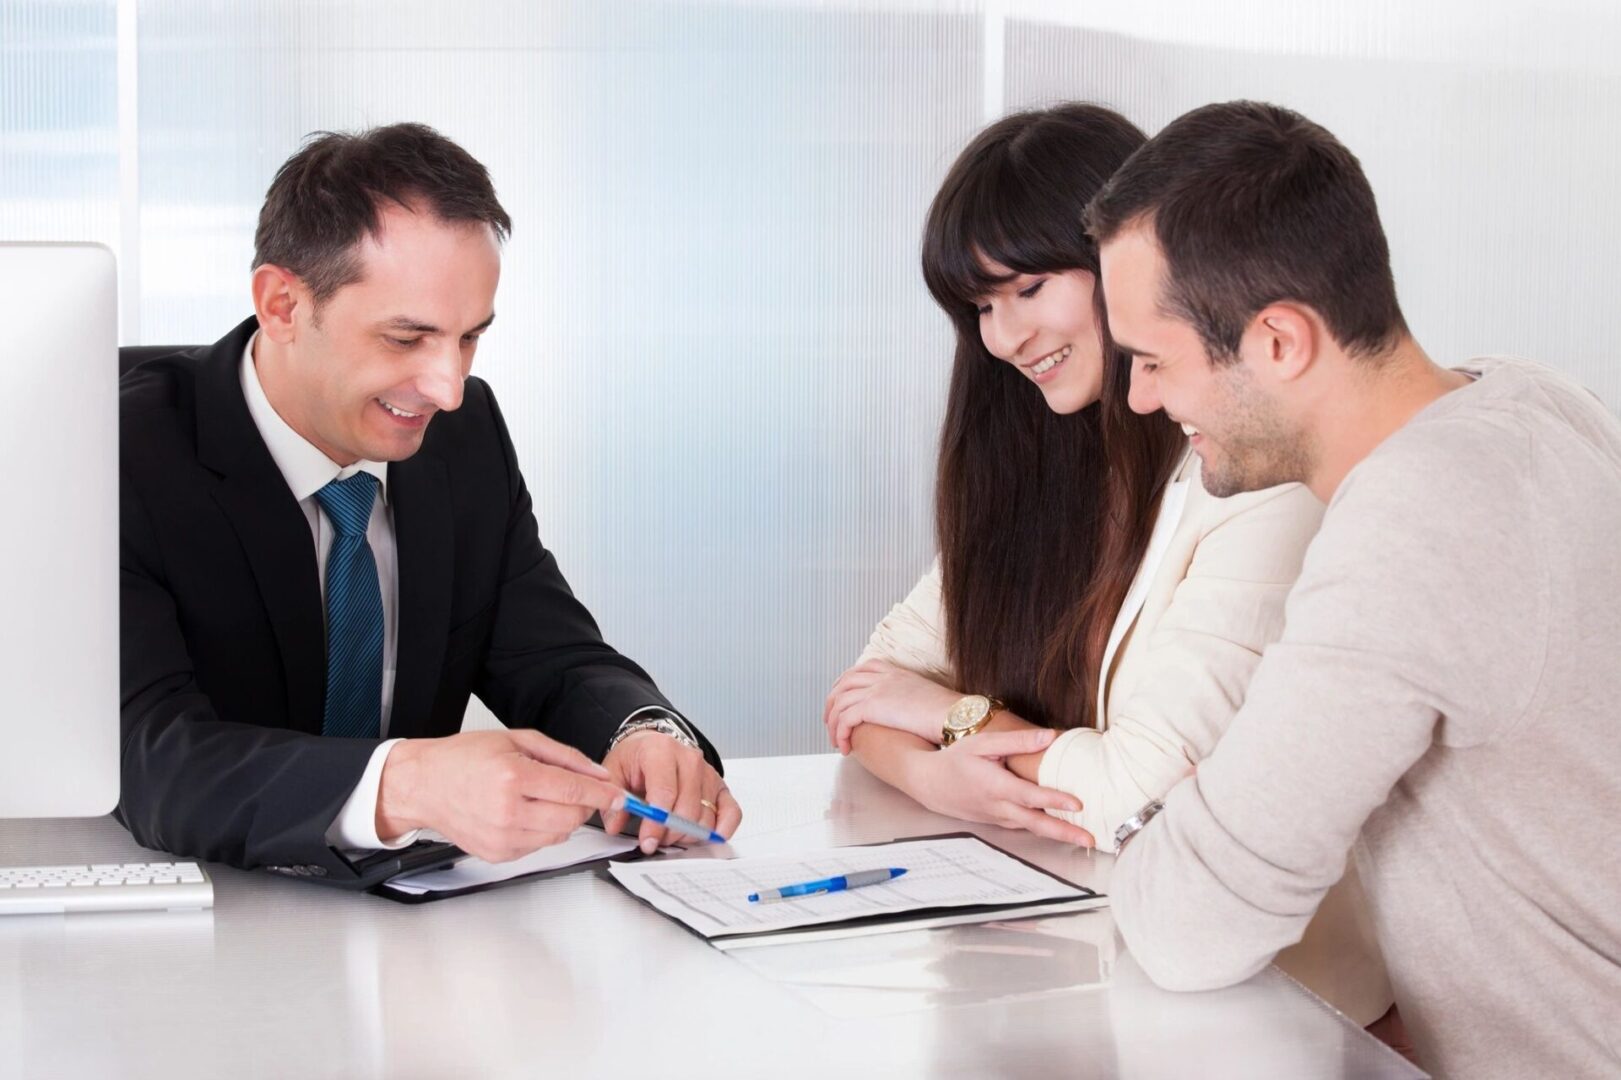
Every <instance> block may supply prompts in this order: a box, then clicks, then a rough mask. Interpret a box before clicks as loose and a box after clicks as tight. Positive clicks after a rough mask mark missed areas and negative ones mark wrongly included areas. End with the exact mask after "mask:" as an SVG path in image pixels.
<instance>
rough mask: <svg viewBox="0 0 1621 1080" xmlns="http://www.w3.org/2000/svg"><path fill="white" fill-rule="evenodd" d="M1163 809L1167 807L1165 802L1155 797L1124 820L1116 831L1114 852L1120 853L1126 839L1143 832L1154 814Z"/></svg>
mask: <svg viewBox="0 0 1621 1080" xmlns="http://www.w3.org/2000/svg"><path fill="white" fill-rule="evenodd" d="M1163 809H1165V804H1164V803H1162V802H1160V801H1159V800H1158V799H1155V800H1154V801H1153V802H1151V803H1149V804H1148V805H1147V806H1145V807H1143V808H1142V809H1141V810H1139V811H1137V812H1136V813H1135V814H1133V815H1132V816H1131V817H1129V818H1127V819H1126V820H1125V821H1122V822H1121V823H1120V827H1119V828H1118V829H1116V830H1115V831H1114V853H1115V854H1116V855H1118V854H1120V852H1121V851H1122V850H1123V849H1124V848H1125V846H1126V841H1128V840H1130V839H1131V838H1132V837H1133V836H1136V835H1137V834H1138V833H1140V832H1142V831H1143V826H1144V825H1147V824H1148V823H1149V821H1151V820H1152V819H1153V817H1154V815H1155V814H1157V813H1159V812H1160V811H1161V810H1163Z"/></svg>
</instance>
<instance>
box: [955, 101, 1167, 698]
mask: <svg viewBox="0 0 1621 1080" xmlns="http://www.w3.org/2000/svg"><path fill="white" fill-rule="evenodd" d="M1144 141H1146V140H1145V136H1144V135H1143V133H1142V132H1141V131H1140V130H1138V128H1137V127H1136V126H1135V125H1133V124H1132V123H1131V122H1130V121H1129V120H1127V119H1125V117H1123V116H1121V115H1119V114H1118V113H1115V112H1112V111H1110V110H1108V109H1104V108H1101V107H1099V106H1095V105H1082V104H1067V105H1059V106H1056V107H1054V108H1050V109H1043V110H1038V111H1032V112H1023V113H1016V114H1014V115H1012V116H1008V117H1004V118H1003V119H1001V120H999V121H997V122H996V123H994V124H992V125H991V126H990V127H987V128H986V129H985V130H984V131H982V132H980V133H979V135H978V136H976V137H975V139H974V140H973V142H971V143H969V144H968V147H967V148H966V149H965V150H964V151H963V152H962V154H961V155H960V156H959V157H958V158H957V161H956V163H955V164H953V165H952V167H951V171H950V172H949V173H948V174H947V176H946V179H945V183H944V184H943V185H942V186H941V188H940V192H939V194H938V195H936V196H935V199H934V203H933V204H932V205H931V206H930V208H929V217H928V223H927V225H926V226H925V229H924V238H923V277H924V280H925V281H926V282H927V284H928V287H929V291H930V292H931V293H932V294H933V295H934V298H935V300H936V301H937V302H938V303H939V304H940V306H941V307H942V308H944V309H945V311H946V313H947V314H948V315H950V316H951V320H952V323H953V324H954V326H955V327H956V331H957V355H956V362H955V364H954V366H953V368H952V373H951V390H950V394H949V397H948V398H947V402H946V417H945V423H944V425H943V428H942V430H941V433H940V464H939V473H938V476H937V481H936V490H935V534H936V540H937V542H938V544H939V548H940V567H941V577H942V585H943V593H944V599H945V620H946V647H947V651H948V653H949V655H950V657H951V661H952V664H953V666H954V667H955V669H956V672H957V678H958V680H959V684H960V686H961V687H962V688H963V689H964V690H969V691H973V692H976V693H985V694H994V695H995V696H997V697H999V698H1001V699H1002V700H1003V701H1005V702H1007V704H1008V706H1009V707H1010V708H1011V709H1013V711H1015V712H1016V713H1018V714H1019V715H1020V716H1022V717H1024V718H1025V719H1027V720H1030V721H1031V722H1033V723H1038V724H1043V725H1046V726H1048V727H1057V728H1071V727H1096V726H1098V718H1097V717H1096V716H1095V715H1094V714H1095V711H1096V705H1095V702H1096V698H1097V688H1098V680H1099V679H1100V678H1101V677H1102V676H1103V673H1102V672H1101V670H1100V668H1101V667H1102V662H1103V652H1104V648H1105V646H1106V645H1107V643H1108V637H1109V630H1110V628H1111V626H1112V625H1113V622H1114V618H1115V615H1116V613H1117V612H1118V611H1119V609H1120V605H1121V603H1122V602H1123V601H1124V599H1125V595H1126V591H1127V590H1128V589H1129V588H1130V586H1131V580H1132V577H1133V576H1134V575H1135V573H1136V570H1137V565H1138V563H1139V562H1141V560H1142V557H1143V553H1144V551H1145V550H1146V548H1147V547H1148V539H1149V536H1150V534H1151V533H1152V531H1153V525H1154V516H1155V514H1156V512H1157V510H1158V506H1159V496H1160V494H1161V492H1162V491H1163V490H1164V487H1165V484H1166V482H1167V480H1168V479H1169V478H1170V475H1171V472H1172V470H1173V469H1174V468H1175V467H1176V463H1177V462H1178V461H1179V460H1180V458H1181V454H1182V452H1183V450H1184V449H1185V448H1186V445H1187V443H1186V440H1185V439H1183V437H1182V434H1181V432H1180V430H1179V429H1178V428H1177V427H1176V425H1174V424H1172V423H1171V422H1170V421H1169V420H1167V419H1166V418H1165V417H1164V415H1163V414H1161V413H1155V414H1154V415H1152V416H1146V417H1145V416H1137V415H1136V414H1134V413H1133V412H1131V410H1130V409H1129V408H1128V407H1127V405H1126V393H1127V391H1128V390H1129V389H1130V382H1131V372H1130V367H1129V365H1128V361H1127V359H1126V357H1125V356H1124V355H1123V354H1122V353H1120V352H1119V351H1118V350H1117V349H1116V348H1115V347H1114V344H1113V342H1111V341H1110V340H1109V338H1108V333H1107V330H1106V329H1103V330H1102V333H1103V343H1102V344H1103V358H1104V377H1103V393H1102V398H1101V400H1100V401H1098V402H1096V403H1094V404H1092V405H1089V406H1087V407H1086V408H1085V409H1082V410H1081V411H1079V412H1078V413H1075V414H1073V415H1069V416H1060V415H1058V414H1056V413H1054V412H1052V411H1051V410H1050V409H1048V408H1047V405H1046V403H1045V402H1044V400H1043V398H1042V395H1041V392H1040V391H1039V390H1037V389H1036V388H1035V387H1034V386H1032V385H1031V384H1030V381H1029V379H1028V378H1026V377H1025V376H1024V375H1023V374H1021V373H1020V372H1019V371H1018V370H1016V369H1015V368H1014V366H1013V365H1012V364H1008V363H1005V362H1003V361H1001V360H998V359H997V358H996V357H994V356H992V355H991V354H990V353H989V352H988V351H987V350H986V348H985V345H984V342H983V341H982V340H981V338H980V330H979V314H978V305H979V302H980V300H981V298H982V297H984V296H985V295H986V294H987V293H988V292H990V291H991V289H993V288H994V287H995V286H996V285H998V284H1001V283H1002V281H1004V280H1007V279H1005V278H1000V279H999V278H998V277H996V276H995V275H993V274H991V273H990V272H989V271H987V269H986V262H987V260H991V261H995V262H997V263H1000V264H1002V265H1003V266H1005V267H1007V268H1009V269H1010V270H1013V271H1015V272H1017V273H1024V274H1039V273H1054V272H1057V271H1062V270H1076V269H1079V270H1086V271H1088V272H1090V273H1091V274H1092V275H1093V278H1094V280H1095V279H1096V278H1097V275H1098V272H1099V264H1098V252H1097V247H1096V246H1095V245H1094V244H1093V243H1092V241H1091V240H1090V239H1089V238H1088V237H1087V235H1086V230H1085V228H1084V227H1083V225H1082V214H1083V212H1084V210H1085V208H1086V204H1087V202H1088V201H1089V200H1090V199H1091V198H1092V196H1093V195H1094V194H1096V193H1097V191H1098V189H1099V188H1101V187H1102V186H1103V183H1104V181H1106V180H1107V179H1108V178H1109V176H1110V174H1112V173H1113V172H1114V171H1115V169H1117V168H1118V167H1119V166H1120V164H1121V163H1122V162H1124V161H1125V160H1126V158H1127V157H1129V156H1130V155H1131V153H1132V151H1134V150H1135V149H1136V148H1137V147H1138V146H1141V145H1142V144H1143V142H1144ZM1093 296H1094V302H1095V307H1096V315H1097V324H1098V326H1099V327H1100V328H1103V327H1104V326H1105V322H1104V313H1103V300H1102V291H1101V289H1100V288H1097V287H1096V286H1095V287H1094V290H1093Z"/></svg>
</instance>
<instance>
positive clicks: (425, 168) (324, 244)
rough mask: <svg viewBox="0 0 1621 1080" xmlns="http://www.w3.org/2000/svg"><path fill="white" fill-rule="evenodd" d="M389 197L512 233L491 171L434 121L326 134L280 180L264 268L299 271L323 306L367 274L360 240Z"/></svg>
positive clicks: (264, 227)
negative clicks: (359, 250)
mask: <svg viewBox="0 0 1621 1080" xmlns="http://www.w3.org/2000/svg"><path fill="white" fill-rule="evenodd" d="M384 200H391V201H393V202H397V203H399V204H400V205H402V206H409V205H412V204H421V205H424V206H426V207H427V208H428V209H429V210H430V211H432V213H433V214H434V215H435V216H436V217H438V218H439V219H440V220H441V221H449V222H483V223H484V224H486V225H488V226H489V227H490V228H491V229H493V230H495V235H496V237H497V239H503V240H504V239H505V238H506V237H507V236H508V235H509V234H510V233H511V232H512V219H511V218H509V217H508V216H507V212H506V211H505V210H504V209H502V208H501V203H500V202H499V201H498V200H497V199H496V197H495V188H494V186H493V185H492V184H491V183H490V174H489V172H488V171H487V170H486V169H485V168H484V166H483V165H481V164H479V162H478V160H477V159H476V158H474V157H473V155H471V154H469V153H468V152H467V151H466V150H463V149H462V148H461V147H460V146H458V145H456V144H455V143H454V142H452V141H451V140H449V139H447V138H445V137H444V136H443V135H441V134H439V133H438V132H437V131H435V130H434V129H433V128H431V127H428V126H427V125H426V124H390V125H388V126H387V127H375V128H371V129H369V130H367V131H362V132H360V133H358V134H348V133H346V132H333V131H317V132H314V133H313V134H311V135H310V136H309V137H308V139H307V141H306V142H305V143H304V146H303V147H302V148H301V149H300V150H299V151H298V153H296V154H294V155H293V156H292V157H290V158H288V159H287V160H286V162H284V163H283V164H282V167H281V168H280V169H278V170H276V177H275V179H274V180H272V181H271V182H270V190H269V191H267V192H266V193H265V203H264V206H263V207H262V208H260V210H259V227H258V229H257V231H255V233H254V236H253V246H254V251H253V266H254V268H255V269H257V268H258V267H260V266H263V265H264V264H266V263H270V264H272V265H274V266H281V267H285V268H286V269H288V270H291V271H292V272H293V273H295V274H297V275H298V276H299V278H301V279H302V280H303V282H304V284H306V285H307V286H309V288H310V291H311V292H312V293H313V294H314V296H315V302H316V303H317V304H319V303H321V302H322V301H324V300H326V299H327V298H328V297H330V296H331V295H332V294H333V293H335V292H337V291H338V290H339V289H341V288H342V287H343V286H345V285H348V284H350V283H351V282H353V281H356V280H358V279H359V277H360V260H359V258H358V257H357V255H356V253H355V245H356V244H358V243H359V242H360V241H361V240H362V239H363V238H364V237H367V236H375V235H376V234H377V230H378V227H379V223H378V213H377V211H378V206H379V204H380V203H382V202H383V201H384Z"/></svg>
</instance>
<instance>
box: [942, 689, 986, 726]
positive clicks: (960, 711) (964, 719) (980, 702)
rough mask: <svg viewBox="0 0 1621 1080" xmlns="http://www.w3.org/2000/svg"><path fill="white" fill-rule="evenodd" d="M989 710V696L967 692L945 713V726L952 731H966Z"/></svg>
mask: <svg viewBox="0 0 1621 1080" xmlns="http://www.w3.org/2000/svg"><path fill="white" fill-rule="evenodd" d="M990 711H991V699H990V698H988V697H983V696H981V695H979V694H969V695H968V696H967V697H965V698H963V699H961V700H960V701H958V702H957V704H955V705H953V706H952V707H951V711H950V712H948V713H946V727H948V728H950V729H951V730H952V731H967V730H968V729H969V728H971V727H973V726H974V725H975V724H977V723H979V722H980V721H981V720H983V719H985V717H986V716H988V715H989V714H990ZM936 715H938V714H936Z"/></svg>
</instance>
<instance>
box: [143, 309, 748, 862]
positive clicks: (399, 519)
mask: <svg viewBox="0 0 1621 1080" xmlns="http://www.w3.org/2000/svg"><path fill="white" fill-rule="evenodd" d="M256 326H257V324H256V322H255V320H253V319H249V320H248V321H247V322H245V323H243V324H242V325H240V326H238V327H237V328H236V329H235V330H233V331H231V332H230V333H229V334H227V335H226V336H225V337H224V338H223V339H221V340H220V341H219V342H218V343H216V344H215V345H213V346H211V347H208V348H199V349H196V350H192V351H190V352H182V353H176V354H175V355H173V356H169V357H164V358H161V359H157V360H150V361H148V362H146V363H144V364H142V365H140V366H139V367H137V368H135V369H134V370H132V371H130V372H129V373H128V374H127V375H125V376H124V378H123V379H122V381H121V383H120V408H119V416H120V423H121V425H122V426H121V431H120V442H121V455H120V457H121V485H120V490H121V506H120V511H121V532H122V543H121V570H122V574H121V579H122V585H121V605H122V609H121V611H120V619H121V626H122V642H123V658H122V670H123V796H122V800H121V801H120V803H119V808H118V816H119V819H120V820H121V821H123V822H124V824H125V825H126V826H127V827H128V828H129V830H130V832H131V833H132V834H134V836H135V838H136V839H137V840H138V841H140V842H141V843H143V844H145V845H147V846H149V847H155V848H161V849H163V850H165V851H171V852H174V853H176V854H180V855H187V856H192V857H195V858H202V859H211V860H219V861H223V862H227V863H231V864H232V865H235V866H241V867H252V866H261V865H279V866H296V867H297V868H298V869H299V872H300V873H305V874H309V875H311V876H316V877H320V878H323V879H324V880H326V881H327V882H329V883H332V884H353V885H360V884H365V883H366V882H365V881H364V880H363V879H364V878H366V877H368V875H367V874H366V873H365V872H364V871H357V869H356V867H355V866H354V865H352V864H351V863H350V862H349V860H347V859H345V858H344V857H343V856H342V855H341V854H340V853H339V852H337V851H335V850H333V849H331V848H329V847H328V846H327V844H326V841H325V839H324V834H325V832H326V830H327V827H328V826H329V825H330V824H331V823H332V821H333V819H334V818H335V817H336V815H337V813H338V811H339V810H340V809H341V808H342V806H343V803H344V802H345V800H346V799H347V798H348V797H349V795H350V793H351V792H352V791H353V789H354V787H355V785H356V783H358V782H359V779H360V775H361V773H362V772H363V771H364V769H365V766H366V762H367V760H368V759H369V758H370V757H371V754H372V751H373V749H375V747H376V746H377V745H378V743H377V741H376V740H372V739H339V738H326V737H323V736H322V735H321V734H320V732H321V718H322V708H323V701H324V695H325V692H326V686H325V682H326V645H325V631H324V624H323V610H322V597H321V594H320V585H319V578H318V576H317V568H316V555H315V548H314V545H313V544H312V543H311V539H310V530H309V524H308V521H307V519H306V518H305V516H304V514H303V512H302V510H301V509H300V508H299V506H298V503H297V502H296V501H295V500H294V498H293V495H292V492H291V491H290V490H289V489H288V487H287V484H286V482H285V481H284V480H283V479H282V476H281V473H280V471H279V470H278V469H277V467H276V464H275V461H274V460H273V459H272V458H271V456H270V451H269V450H268V449H267V448H266V447H265V444H264V441H263V439H261V438H260V436H259V432H258V429H257V428H256V427H255V426H254V423H253V420H252V418H251V417H250V415H249V413H248V408H247V403H246V401H245V400H244V399H243V396H242V388H241V382H240V374H239V367H240V364H241V360H242V350H243V349H244V348H245V347H246V345H247V342H248V338H249V337H250V336H251V335H252V333H253V332H254V330H255V328H256ZM388 476H389V483H388V497H389V503H390V506H391V508H392V510H393V516H394V533H395V542H396V544H397V548H398V556H399V600H398V611H397V614H398V628H399V630H398V635H397V637H398V642H397V649H398V652H397V656H396V675H395V683H394V698H393V707H392V712H391V719H390V724H389V735H390V736H391V737H392V736H404V737H407V738H410V737H420V736H439V735H450V734H452V733H454V732H456V731H458V730H460V728H461V722H462V713H463V711H464V710H465V709H466V707H467V700H468V696H469V695H470V694H477V695H478V696H479V698H480V699H481V700H482V701H484V703H485V704H486V705H488V706H489V707H490V709H491V711H493V712H494V713H495V715H496V716H498V717H500V719H501V720H502V721H503V722H504V723H506V724H507V725H509V726H513V727H518V726H524V727H533V728H538V729H539V730H541V731H543V732H545V733H546V734H547V735H550V736H552V737H553V738H555V739H558V740H560V741H562V742H565V743H568V744H570V745H572V746H575V747H578V748H579V749H580V750H582V751H584V752H585V753H586V754H588V755H590V756H591V757H592V758H594V759H597V760H600V759H601V758H602V756H603V754H604V752H605V751H606V748H607V743H608V740H609V738H610V737H611V736H612V735H613V733H614V731H615V730H616V729H617V728H618V726H619V724H620V723H621V722H622V721H623V720H624V719H625V717H626V716H627V715H629V714H630V713H631V712H633V711H634V710H636V709H638V708H641V707H643V706H646V705H659V706H663V707H665V708H669V707H670V705H669V702H667V701H666V700H665V698H664V696H663V695H662V694H661V693H659V690H658V688H657V687H656V686H654V685H653V680H652V679H651V678H649V677H648V675H647V673H646V672H644V671H642V669H641V668H639V667H637V666H636V665H635V664H634V663H632V662H631V661H630V660H628V659H626V658H625V657H623V656H621V655H619V654H618V653H617V652H615V651H614V650H613V649H612V648H610V647H609V646H608V645H607V644H605V643H604V642H603V640H602V637H601V635H600V633H599V632H598V630H597V626H596V623H595V622H594V621H593V620H592V618H591V615H590V613H589V612H588V611H586V609H585V608H584V606H582V605H581V604H580V602H579V601H578V600H576V599H575V598H574V595H573V594H572V593H571V592H570V591H569V588H568V585H567V584H566V583H565V582H564V580H563V576H562V574H560V573H559V572H558V569H557V564H556V562H555V561H554V560H553V558H552V556H551V554H550V553H549V552H548V551H547V550H546V549H545V548H544V547H542V546H541V543H540V537H539V535H538V532H537V529H536V525H535V518H534V514H533V512H532V510H531V505H530V499H529V492H528V489H527V488H526V487H525V485H524V481H523V477H522V475H520V473H519V471H518V461H517V458H516V456H515V455H514V453H513V448H512V442H511V439H510V438H509V437H508V435H507V429H506V425H505V423H504V421H503V420H502V418H501V413H500V410H499V409H497V408H496V404H495V398H494V395H492V394H491V393H490V389H489V387H488V386H487V385H485V384H484V383H483V382H482V381H481V380H479V379H468V380H467V384H466V394H465V398H464V400H463V403H462V407H461V408H460V409H458V410H457V411H455V412H453V413H445V414H443V415H440V416H437V417H435V418H434V419H433V421H432V422H431V423H430V424H429V425H428V430H427V433H426V436H425V438H424V441H423V444H422V449H421V450H420V451H419V452H418V453H417V454H416V455H415V456H413V457H412V458H410V459H409V460H407V461H399V462H394V463H392V464H390V465H389V474H388ZM700 741H702V742H703V749H704V753H705V755H706V756H707V757H708V758H709V760H710V761H711V763H713V764H714V765H716V767H717V768H718V767H719V765H720V762H719V759H718V757H717V756H716V754H715V751H714V748H713V747H711V746H710V745H709V744H708V742H707V741H703V740H702V736H701V735H700Z"/></svg>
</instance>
